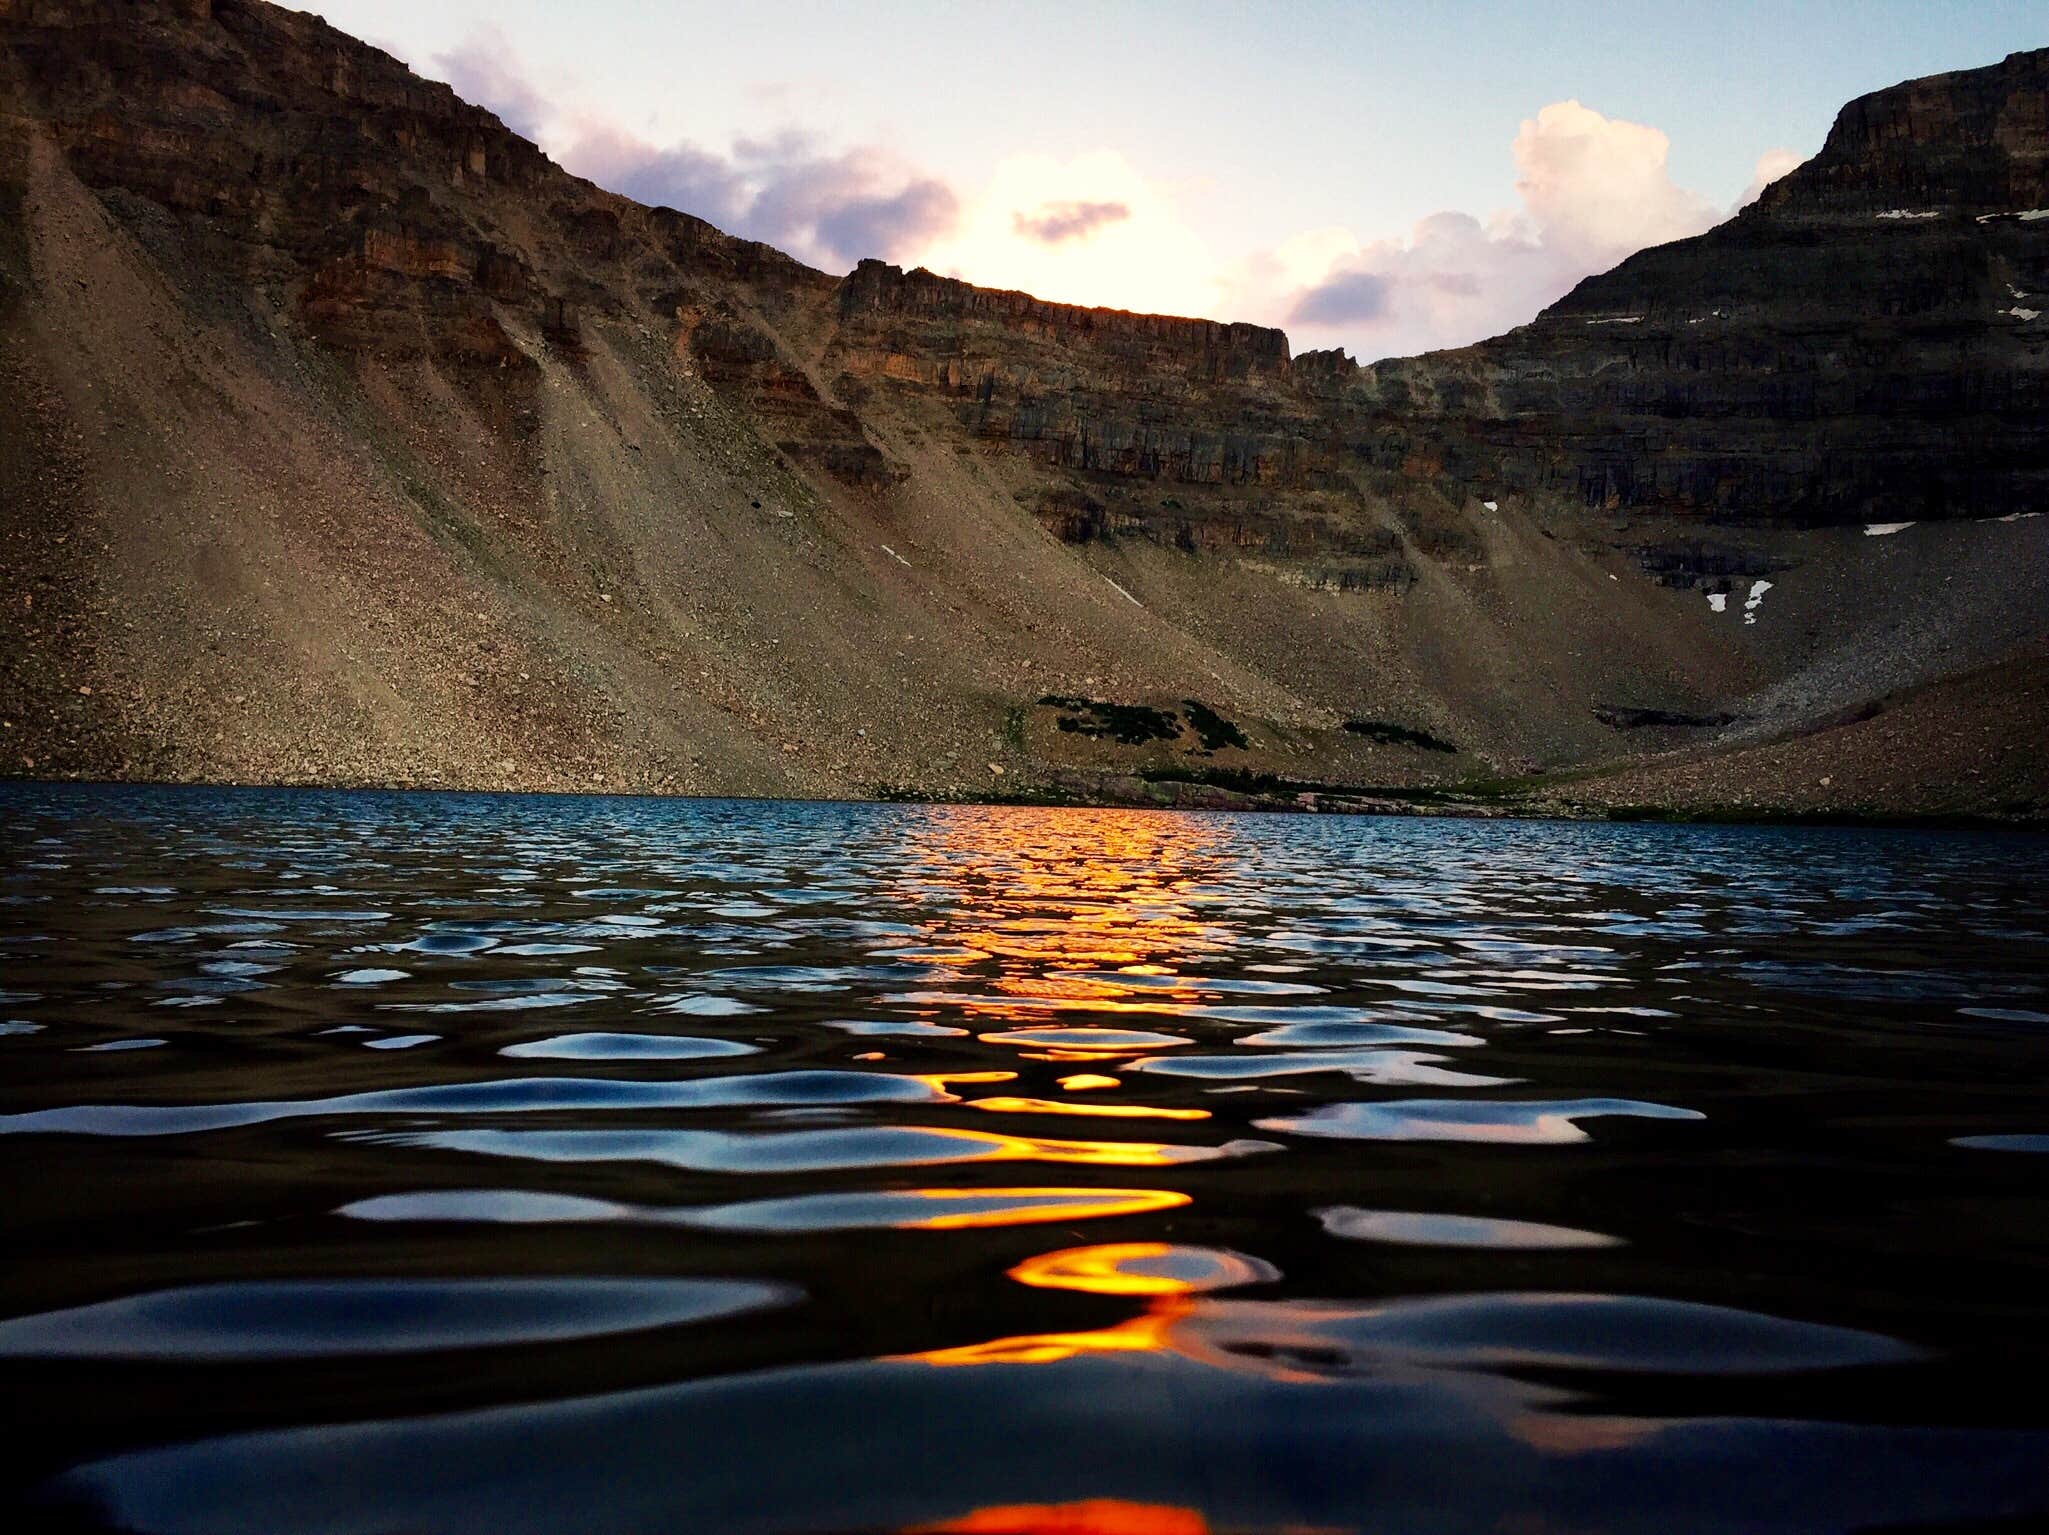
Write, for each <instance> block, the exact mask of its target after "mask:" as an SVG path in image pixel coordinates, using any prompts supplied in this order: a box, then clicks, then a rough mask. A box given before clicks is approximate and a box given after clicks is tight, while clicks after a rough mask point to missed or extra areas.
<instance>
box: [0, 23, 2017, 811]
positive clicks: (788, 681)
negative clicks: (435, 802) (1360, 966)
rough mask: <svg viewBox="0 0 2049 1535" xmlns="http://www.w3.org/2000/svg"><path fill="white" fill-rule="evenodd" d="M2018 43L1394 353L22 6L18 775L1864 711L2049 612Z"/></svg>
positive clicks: (11, 734) (13, 743)
mask: <svg viewBox="0 0 2049 1535" xmlns="http://www.w3.org/2000/svg"><path fill="white" fill-rule="evenodd" d="M2045 69H2049V53H2044V54H2031V55H2021V56H2016V58H2015V59H2012V60H2009V61H2007V63H2006V64H2004V65H2000V66H1996V67H1995V68H1993V69H1990V70H1980V71H1973V72H1969V73H1967V74H1963V75H1956V76H1945V77H1937V78H1936V79H1933V80H1928V81H1918V82H1913V83H1912V84H1910V85H1907V86H1902V87H1898V88H1895V89H1894V90H1891V91H1886V92H1880V93H1877V94H1876V95H1874V96H1872V97H1868V98H1865V99H1863V100H1861V101H1859V102H1856V103H1852V105H1851V106H1850V107H1848V108H1846V109H1845V111H1844V113H1843V116H1842V118H1841V120H1840V121H1839V122H1838V124H1837V126H1836V129H1835V131H1834V132H1833V133H1832V134H1831V136H1830V140H1829V147H1828V148H1827V149H1826V150H1825V151H1824V153H1823V154H1822V155H1821V156H1819V157H1817V159H1816V160H1815V161H1813V162H1811V163H1810V164H1809V165H1808V166H1806V167H1803V168H1802V170H1800V171H1799V172H1796V173H1795V175H1794V176H1792V177H1789V178H1787V180H1786V181H1784V182H1782V183H1780V184H1779V185H1777V186H1775V187H1774V188H1772V189H1771V190H1770V192H1769V193H1768V194H1767V196H1766V197H1765V199H1764V200H1763V201H1762V202H1761V203H1760V204H1759V205H1758V206H1757V207H1755V208H1753V209H1751V210H1749V211H1747V212H1746V213H1745V214H1744V215H1743V216H1742V217H1740V218H1738V219H1737V220H1735V221H1733V222H1732V223H1731V224H1729V225H1727V226H1725V227H1723V228H1722V229H1719V230H1716V231H1714V232H1713V233H1711V234H1709V235H1707V236H1703V237H1702V238H1701V239H1699V240H1695V241H1689V242H1684V243H1682V244H1680V245H1675V246H1669V247H1664V248H1661V249H1659V250H1654V251H1648V252H1645V253H1643V254H1642V255H1641V256H1638V257H1636V258H1634V259H1633V260H1632V261H1630V262H1626V263H1624V264H1623V266H1621V267H1620V268H1618V269H1617V270H1616V271H1615V272H1612V273H1609V274H1606V275H1605V276H1603V277H1600V278H1595V279H1590V280H1589V281H1588V282H1587V283H1585V284H1583V285H1582V286H1581V287H1580V288H1579V289H1578V290H1576V291H1575V292H1574V293H1573V294H1572V295H1570V296H1569V297H1568V298H1567V299H1566V300H1564V301H1563V302H1561V303H1560V304H1559V305H1557V306H1555V307H1554V308H1553V309H1552V310H1551V311H1549V312H1547V313H1546V314H1545V315H1544V316H1542V317H1540V318H1539V319H1538V320H1537V321H1536V322H1535V323H1534V324H1532V325H1530V326H1528V327H1525V328H1523V329H1522V330H1519V331H1517V332H1514V333H1512V334H1511V335H1509V336H1506V337H1503V338H1500V339H1499V340H1497V341H1493V342H1489V343H1486V344H1484V345H1482V346H1479V347H1474V348H1469V349H1466V350H1464V351H1462V352H1455V353H1444V354H1437V355H1434V356H1431V357H1426V358H1418V359H1410V360H1407V361H1404V362H1400V363H1387V364H1381V365H1378V366H1376V367H1374V368H1371V369H1366V370H1361V369H1359V368H1357V367H1356V366H1354V364H1353V363H1352V362H1351V360H1350V359H1349V358H1346V357H1344V356H1343V355H1342V354H1338V353H1310V354H1304V355H1302V356H1299V357H1291V356H1290V354H1289V349H1288V344H1287V339H1286V337H1285V336H1283V335H1282V334H1281V333H1280V332H1278V331H1274V330H1269V329H1264V328H1261V327H1257V326H1249V325H1227V324H1219V323H1214V322H1210V321H1206V320H1196V319H1179V318H1170V317H1163V316H1154V315H1132V314H1125V313H1121V312H1116V311H1108V310H1097V309H1084V308H1077V307H1074V306H1068V305H1059V304H1050V303H1045V302H1042V301H1040V300H1037V299H1034V298H1032V297H1030V296H1028V295H1025V294H1019V293H1003V292H992V291H989V290H984V289H978V288H975V287H972V286H970V285H968V284H965V283H961V282H957V281H953V280H950V279H946V278H941V277H936V276H934V275H932V274H930V273H927V272H922V271H914V272H909V273H905V272H902V271H900V270H898V269H896V268H894V267H890V266H886V265H883V264H881V263H879V262H864V263H862V264H861V265H860V266H859V267H857V268H856V269H855V271H853V272H852V273H850V274H849V275H847V276H846V277H845V278H840V279H836V278H833V277H830V276H827V275H825V274H822V273H819V272H815V271H812V270H810V269H809V268H806V267H804V266H803V265H801V264H800V263H798V262H795V261H793V260H791V259H790V258H788V257H786V256H784V255H782V254H781V253H779V252H777V251H774V250H772V249H770V248H768V247H766V246H762V245H759V244H754V243H751V242H747V241H743V240H738V239H734V238H732V237H729V236H727V235H725V234H722V233H721V232H720V231H718V230H716V229H714V228H712V227H711V226H710V225H708V224H705V223H704V222H702V221H701V220H698V219H695V218H692V217H690V216H689V215H687V214H683V213H678V212H676V211H674V210H669V209H650V208H644V207H641V206H639V205H636V204H634V203H632V202H630V201H628V200H626V199H624V198H620V197H616V196H613V195H611V194H608V193H606V192H603V191H601V190H599V189H598V188H596V187H593V186H591V185H590V184H589V183H587V182H583V181H580V180H577V179H576V178H573V177H570V176H568V175H566V174H565V173H564V172H562V171H561V170H560V169H559V168H558V167H556V166H555V165H554V164H553V163H552V162H550V161H549V160H548V159H547V158H546V157H545V156H544V155H543V154H541V152H540V151H539V150H538V149H536V148H535V147H534V146H533V145H531V144H529V143H527V142H526V141H524V140H523V139H520V138H519V137H517V136H516V135H514V134H511V133H509V132H508V131H507V130H506V129H505V128H504V127H503V126H502V125H501V124H500V123H499V122H498V121H497V119H496V118H494V117H493V116H491V114H489V113H488V112H485V111H483V110H481V109H479V108H476V107H472V106H470V105H468V104H466V103H464V102H462V101H460V100H459V99H458V98H456V97H455V96H454V95H453V93H451V92H450V91H449V90H448V89H447V88H446V87H444V86H441V85H436V84H433V83H431V82H428V81H424V80H422V79H420V78H418V77H417V76H415V75H413V74H412V73H411V72H410V71H409V70H407V69H406V68H405V67H404V66H403V65H401V64H399V63H398V62H397V61H396V60H393V59H391V58H389V57H387V56H386V55H384V54H382V53H380V52H378V51H377V50H375V49H372V48H368V47H366V46H364V45H362V44H360V43H358V42H356V41H354V40H353V39H350V38H348V37H346V36H344V35H342V34H340V33H338V32H336V31H334V30H333V29H332V28H329V27H327V26H326V25H325V24H324V23H322V22H320V21H318V20H316V19H314V18H311V17H307V16H303V15H298V14H294V13H292V12H288V11H283V10H280V9H277V8H276V7H274V6H270V5H267V4H263V3H261V0H180V3H173V0H0V419H5V420H7V421H8V422H9V423H10V425H9V430H8V431H7V432H6V433H5V434H4V435H0V552H4V555H5V559H4V561H0V563H4V565H5V568H6V569H7V571H8V577H9V587H8V590H7V591H6V592H5V593H4V594H0V595H4V597H5V601H4V602H0V718H4V720H5V722H6V723H5V727H4V728H5V732H6V734H5V735H4V737H0V767H4V769H5V770H8V771H17V772H28V773H47V772H58V773H95V774H114V775H126V776H169V777H208V778H240V779H253V780H259V781H274V780H288V781H374V782H428V783H433V782H439V783H463V784H474V785H479V786H486V787H514V786H518V787H556V788H563V787H576V786H585V785H589V784H592V783H597V784H602V785H604V786H607V787H635V788H650V789H674V790H696V791H707V790H746V791H749V792H764V791H766V792H799V793H814V794H817V793H872V792H876V791H878V790H881V789H890V788H906V789H913V790H917V791H919V792H934V793H967V792H975V791H977V790H981V791H987V790H990V789H996V790H1008V789H1011V788H1013V787H1014V786H1016V785H1018V784H1019V783H1020V782H1022V783H1023V784H1025V785H1026V786H1033V785H1036V786H1040V787H1044V786H1046V785H1050V784H1064V785H1067V786H1069V787H1074V786H1077V785H1078V786H1079V792H1083V793H1096V792H1119V793H1126V792H1143V793H1146V794H1151V795H1159V794H1163V793H1169V792H1171V793H1172V794H1175V795H1180V796H1182V797H1184V798H1185V797H1187V796H1189V795H1191V794H1192V795H1196V796H1197V797H1200V796H1201V795H1203V794H1212V795H1215V794H1223V793H1224V792H1225V789H1224V788H1223V787H1219V786H1220V785H1230V784H1235V785H1238V786H1240V787H1243V786H1246V785H1249V784H1266V785H1268V786H1269V787H1271V786H1272V785H1274V784H1275V783H1277V782H1279V781H1281V780H1289V781H1292V782H1297V783H1300V782H1308V781H1323V782H1326V783H1351V784H1359V783H1370V784H1380V785H1394V786H1402V785H1407V786H1410V787H1411V788H1414V787H1415V786H1417V785H1423V784H1429V783H1441V782H1443V781H1445V780H1447V779H1461V778H1471V777H1493V776H1497V775H1499V774H1501V773H1503V772H1510V773H1516V772H1523V771H1527V770H1529V769H1531V768H1534V767H1548V766H1559V765H1570V764H1579V765H1584V764H1588V763H1595V762H1600V761H1604V760H1607V759H1611V758H1615V759H1629V760H1633V759H1637V758H1640V757H1642V756H1644V755H1645V754H1646V753H1653V754H1655V753H1658V752H1664V751H1670V750H1677V749H1693V748H1695V747H1697V746H1699V745H1701V744H1703V743H1707V742H1710V741H1713V740H1716V739H1720V738H1723V737H1727V738H1728V739H1729V740H1730V741H1731V742H1732V743H1733V742H1735V741H1737V740H1740V739H1744V738H1745V732H1748V733H1749V735H1750V736H1751V737H1755V736H1757V735H1758V734H1759V733H1760V732H1764V733H1767V734H1769V733H1773V732H1783V731H1785V730H1788V729H1797V728H1800V727H1802V726H1803V725H1806V724H1811V723H1816V722H1825V721H1827V720H1829V719H1831V718H1837V717H1840V715H1841V713H1842V711H1843V710H1845V709H1848V708H1854V707H1858V706H1860V705H1862V704H1864V703H1866V702H1868V701H1869V700H1871V699H1873V698H1875V697H1879V696H1881V695H1886V694H1889V693H1891V692H1894V691H1896V690H1898V689H1901V688H1908V687H1915V686H1921V685H1927V684H1930V683H1939V681H1940V679H1941V678H1942V677H1943V676H1945V675H1948V674H1949V673H1953V672H1960V671H1962V670H1963V669H1965V668H1966V667H1969V666H1974V665H1978V664H1980V663H1983V662H1987V661H1993V660H1999V659H2002V658H2005V657H2009V656H2010V655H2012V654H2013V653H2014V651H2015V649H2016V647H2017V646H2022V645H2024V644H2025V643H2027V642H2029V641H2030V640H2031V639H2034V638H2037V637H2039V633H2040V622H2039V620H2040V617H2041V613H2042V602H2041V596H2040V594H2041V591H2042V586H2041V584H2040V580H2041V572H2042V570H2043V569H2044V567H2045V565H2049V547H2045V546H2049V539H2045V538H2043V537H2041V536H2040V530H2041V529H2042V528H2043V527H2044V526H2049V523H2025V524H2023V523H2008V524H1999V525H1997V526H1996V527H1988V528H1980V527H1979V525H1978V524H1976V523H1973V522H1970V521H1969V519H1973V518H1980V517H1984V516H1986V515H1988V514H1992V515H2005V514H2006V513H2008V512H2011V511H2014V510H2021V509H2026V506H2027V505H2028V504H2029V503H2030V502H2031V501H2032V500H2033V499H2036V498H2039V495H2040V492H2041V490H2042V489H2043V481H2044V476H2045V472H2049V471H2045V463H2049V458H2045V455H2049V442H2045V438H2044V435H2043V434H2044V431H2045V418H2049V412H2045V410H2044V408H2043V407H2044V405H2045V401H2044V398H2043V391H2044V383H2043V379H2044V368H2045V362H2044V335H2045V333H2049V327H2044V326H2043V325H2042V324H2041V323H2040V322H2039V321H2038V319H2037V317H2036V315H2035V312H2034V309H2033V305H2034V303H2035V300H2034V299H2032V298H2031V297H2030V295H2032V294H2034V293H2035V292H2036V290H2037V288H2044V289H2049V269H2045V266H2044V259H2043V251H2044V247H2045V242H2049V219H2037V218H2029V217H2027V214H2028V212H2029V211H2030V210H2034V209H2039V208H2042V207H2044V206H2049V191H2045V190H2044V184H2043V176H2044V150H2045V133H2044V125H2043V112H2044V102H2045V100H2049V89H2045V81H2044V74H2045ZM1895 215H1897V216H1895ZM2044 307H2045V308H2049V306H2044ZM1931 518H1948V519H1953V520H1958V526H1957V528H1956V529H1955V530H1954V531H1953V532H1947V533H1941V534H1936V533H1932V532H1921V531H1917V532H1915V533H1913V534H1912V535H1911V536H1909V537H1906V538H1902V539H1899V540H1896V541H1889V542H1888V541H1874V540H1866V539H1864V538H1863V536H1862V534H1861V530H1857V529H1854V528H1853V529H1843V530H1842V531H1831V530H1830V525H1832V524H1844V523H1849V524H1857V523H1862V522H1864V521H1867V520H1870V521H1906V520H1910V519H1911V520H1923V519H1931ZM1809 529H1812V530H1813V531H1807V530H1809ZM1757 582H1763V583H1766V585H1767V586H1769V587H1770V588H1771V589H1772V591H1773V595H1772V597H1771V598H1770V601H1769V604H1768V605H1767V606H1765V607H1764V609H1763V610H1762V613H1760V611H1759V603H1760V601H1762V600H1763V599H1762V596H1761V594H1760V593H1758V592H1756V591H1754V590H1753V585H1754V583H1757ZM1888 582H1889V583H1895V584H1897V583H1900V582H1907V583H1910V584H1914V585H1916V586H1917V587H1919V588H1921V589H1922V591H1923V595H1921V596H1919V597H1918V598H1917V599H1916V602H1915V604H1914V622H1913V624H1912V625H1911V626H1905V627H1903V625H1902V622H1901V621H1900V620H1899V617H1898V614H1897V613H1894V614H1892V615H1890V616H1888V615H1887V614H1883V613H1871V612H1867V611H1862V610H1860V609H1859V608H1858V607H1857V605H1856V603H1855V601H1854V598H1853V595H1852V594H1854V593H1857V592H1859V591H1861V590H1867V589H1869V588H1870V587H1871V586H1872V585H1873V584H1874V583H1888ZM1704 594H1705V595H1706V597H1707V598H1708V599H1709V600H1707V601H1703V600H1702V599H1703V595H1704ZM1732 597H1733V598H1734V599H1736V600H1735V602H1733V603H1732V602H1731V601H1730V599H1731V598H1732ZM2002 675H2004V674H2002ZM1980 691H1981V692H1982V688H1981V689H1980ZM1973 696H1974V697H1975V696H1977V694H1974V695H1973ZM2027 696H2033V695H2032V694H2028V695H2027ZM1618 722H1619V723H1618ZM1447 747H1449V748H1451V749H1449V750H1447V749H1445V748H1447ZM1774 760H1776V759H1774ZM1959 770H1960V771H1961V769H1959ZM1104 775H1110V776H1107V777H1106V776H1104ZM1139 775H1149V776H1139ZM1106 785H1110V786H1116V785H1122V786H1123V787H1122V788H1115V787H1109V788H1106V787H1105V786H1106ZM1147 785H1150V787H1147ZM1091 786H1093V787H1091ZM1134 786H1136V787H1134ZM1870 792H1871V794H1873V795H1878V797H1880V798H1882V797H1883V796H1882V795H1879V794H1878V791H1875V790H1874V791H1870ZM2000 792H2001V794H2002V795H2004V796H2005V797H2006V799H2007V800H2011V799H2012V798H2013V794H2014V791H2013V790H2012V789H2011V786H2008V787H2006V788H2002V790H2001V791H2000ZM1969 802H1970V799H1969V795H1964V796H1963V797H1962V798H1960V799H1959V798H1953V799H1952V800H1945V801H1944V802H1943V803H1944V804H1945V806H1947V807H1948V808H1958V807H1960V806H1961V807H1967V806H1968V804H1969Z"/></svg>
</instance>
